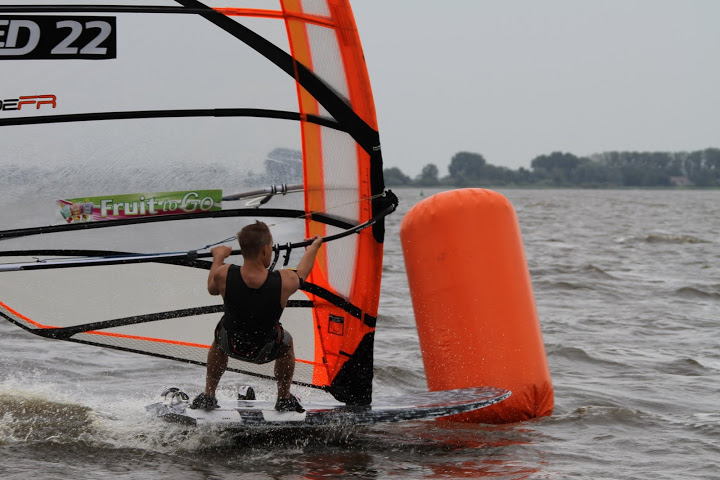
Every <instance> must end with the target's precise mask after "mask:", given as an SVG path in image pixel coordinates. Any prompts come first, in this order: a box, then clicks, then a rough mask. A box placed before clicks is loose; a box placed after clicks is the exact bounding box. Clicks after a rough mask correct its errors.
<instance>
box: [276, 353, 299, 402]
mask: <svg viewBox="0 0 720 480" xmlns="http://www.w3.org/2000/svg"><path fill="white" fill-rule="evenodd" d="M294 373H295V350H294V348H293V345H292V343H291V344H290V348H288V349H287V351H286V352H285V354H284V355H283V356H282V357H278V358H277V360H275V378H277V385H278V398H290V385H291V383H292V378H293V374H294Z"/></svg>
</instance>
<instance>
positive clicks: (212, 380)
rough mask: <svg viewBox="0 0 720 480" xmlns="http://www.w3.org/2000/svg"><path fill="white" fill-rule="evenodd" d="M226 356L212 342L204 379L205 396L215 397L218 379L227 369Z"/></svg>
mask: <svg viewBox="0 0 720 480" xmlns="http://www.w3.org/2000/svg"><path fill="white" fill-rule="evenodd" d="M227 364H228V356H227V355H225V354H224V353H223V352H222V350H220V347H218V346H217V344H216V343H215V342H214V341H213V343H212V345H211V346H210V350H209V351H208V356H207V376H206V377H205V395H208V396H210V397H214V396H215V390H216V389H217V386H218V384H219V383H220V378H221V377H222V376H223V373H225V369H227Z"/></svg>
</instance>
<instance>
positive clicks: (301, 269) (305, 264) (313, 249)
mask: <svg viewBox="0 0 720 480" xmlns="http://www.w3.org/2000/svg"><path fill="white" fill-rule="evenodd" d="M321 244H322V237H318V236H316V237H315V239H314V240H313V242H312V243H311V244H310V245H308V247H307V248H306V249H305V255H303V257H302V258H301V259H300V263H298V266H297V274H298V276H299V277H300V279H301V280H305V279H306V278H307V276H308V275H310V270H312V268H313V265H314V264H315V256H316V255H317V252H318V250H320V245H321Z"/></svg>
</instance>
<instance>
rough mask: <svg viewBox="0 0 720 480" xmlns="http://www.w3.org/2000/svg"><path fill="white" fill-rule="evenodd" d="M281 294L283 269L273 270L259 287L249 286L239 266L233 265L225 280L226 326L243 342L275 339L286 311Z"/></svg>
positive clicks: (224, 321)
mask: <svg viewBox="0 0 720 480" xmlns="http://www.w3.org/2000/svg"><path fill="white" fill-rule="evenodd" d="M281 294H282V279H281V278H280V272H278V271H274V272H270V273H269V274H268V276H267V278H266V279H265V283H263V284H262V285H260V287H259V288H250V287H248V286H247V285H246V284H245V281H243V278H242V275H241V274H240V267H239V266H237V265H230V268H229V269H228V274H227V280H226V282H225V304H224V307H223V309H224V311H225V315H223V318H222V321H223V326H224V327H225V329H226V330H227V331H228V333H230V334H232V335H233V336H234V337H235V338H236V339H237V340H239V341H242V342H258V343H259V342H267V341H269V340H270V339H274V338H275V337H276V336H277V333H276V332H275V325H277V323H278V322H279V320H280V315H282V312H283V308H282V306H281V305H280V296H281Z"/></svg>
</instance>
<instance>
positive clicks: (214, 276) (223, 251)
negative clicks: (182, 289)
mask: <svg viewBox="0 0 720 480" xmlns="http://www.w3.org/2000/svg"><path fill="white" fill-rule="evenodd" d="M210 253H212V256H213V263H212V266H211V267H210V273H208V285H207V289H208V293H210V295H220V293H221V291H220V282H219V281H218V272H219V270H220V268H221V267H222V266H223V265H224V264H225V259H226V258H227V257H229V256H230V254H231V253H232V248H230V247H226V246H224V245H220V246H218V247H215V248H213V249H212V250H210Z"/></svg>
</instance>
